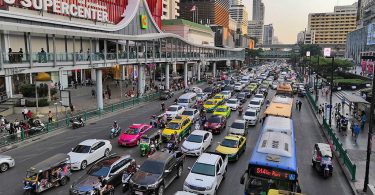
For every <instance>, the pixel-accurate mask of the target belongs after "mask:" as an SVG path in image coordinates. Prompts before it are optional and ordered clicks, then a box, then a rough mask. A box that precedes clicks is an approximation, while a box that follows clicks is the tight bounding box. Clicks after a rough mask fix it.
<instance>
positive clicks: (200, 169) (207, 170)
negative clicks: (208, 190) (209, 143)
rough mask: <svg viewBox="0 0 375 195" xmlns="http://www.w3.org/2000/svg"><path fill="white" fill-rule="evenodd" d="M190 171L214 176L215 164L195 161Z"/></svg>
mask: <svg viewBox="0 0 375 195" xmlns="http://www.w3.org/2000/svg"><path fill="white" fill-rule="evenodd" d="M191 172H192V173H195V174H200V175H207V176H215V165H209V164H204V163H195V164H194V167H193V168H192V169H191Z"/></svg>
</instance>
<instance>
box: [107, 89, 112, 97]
mask: <svg viewBox="0 0 375 195" xmlns="http://www.w3.org/2000/svg"><path fill="white" fill-rule="evenodd" d="M107 94H108V99H111V95H112V93H111V90H110V89H108V91H107Z"/></svg>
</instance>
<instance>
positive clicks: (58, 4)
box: [3, 0, 112, 23]
mask: <svg viewBox="0 0 375 195" xmlns="http://www.w3.org/2000/svg"><path fill="white" fill-rule="evenodd" d="M3 1H4V2H5V3H6V4H8V5H10V6H13V5H14V4H15V3H17V4H18V5H20V7H23V8H28V9H34V10H39V11H46V12H47V11H48V12H51V11H52V13H55V14H63V15H67V16H71V17H76V18H82V19H88V20H95V21H100V22H106V23H108V22H112V21H110V19H109V14H108V10H107V7H106V6H103V5H100V4H98V3H94V2H90V0H77V1H76V3H67V2H63V1H61V0H3Z"/></svg>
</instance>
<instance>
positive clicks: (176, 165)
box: [129, 151, 185, 194]
mask: <svg viewBox="0 0 375 195" xmlns="http://www.w3.org/2000/svg"><path fill="white" fill-rule="evenodd" d="M184 158H185V155H184V154H183V153H182V152H180V151H176V152H172V153H170V152H167V151H166V152H161V151H157V152H155V153H154V154H153V155H151V156H150V157H149V158H148V159H147V160H146V161H145V162H144V163H143V164H142V165H141V166H140V168H139V170H138V171H137V172H136V173H135V174H134V175H133V176H132V177H131V178H130V182H129V184H130V189H131V194H163V193H164V190H165V188H167V187H168V186H169V185H170V184H171V183H172V182H173V180H174V179H175V178H179V177H180V176H181V175H182V171H183V161H184Z"/></svg>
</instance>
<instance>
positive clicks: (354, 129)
mask: <svg viewBox="0 0 375 195" xmlns="http://www.w3.org/2000/svg"><path fill="white" fill-rule="evenodd" d="M353 131H354V141H355V143H357V138H358V135H359V133H360V132H361V128H360V127H359V125H358V124H357V123H354V127H353Z"/></svg>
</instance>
